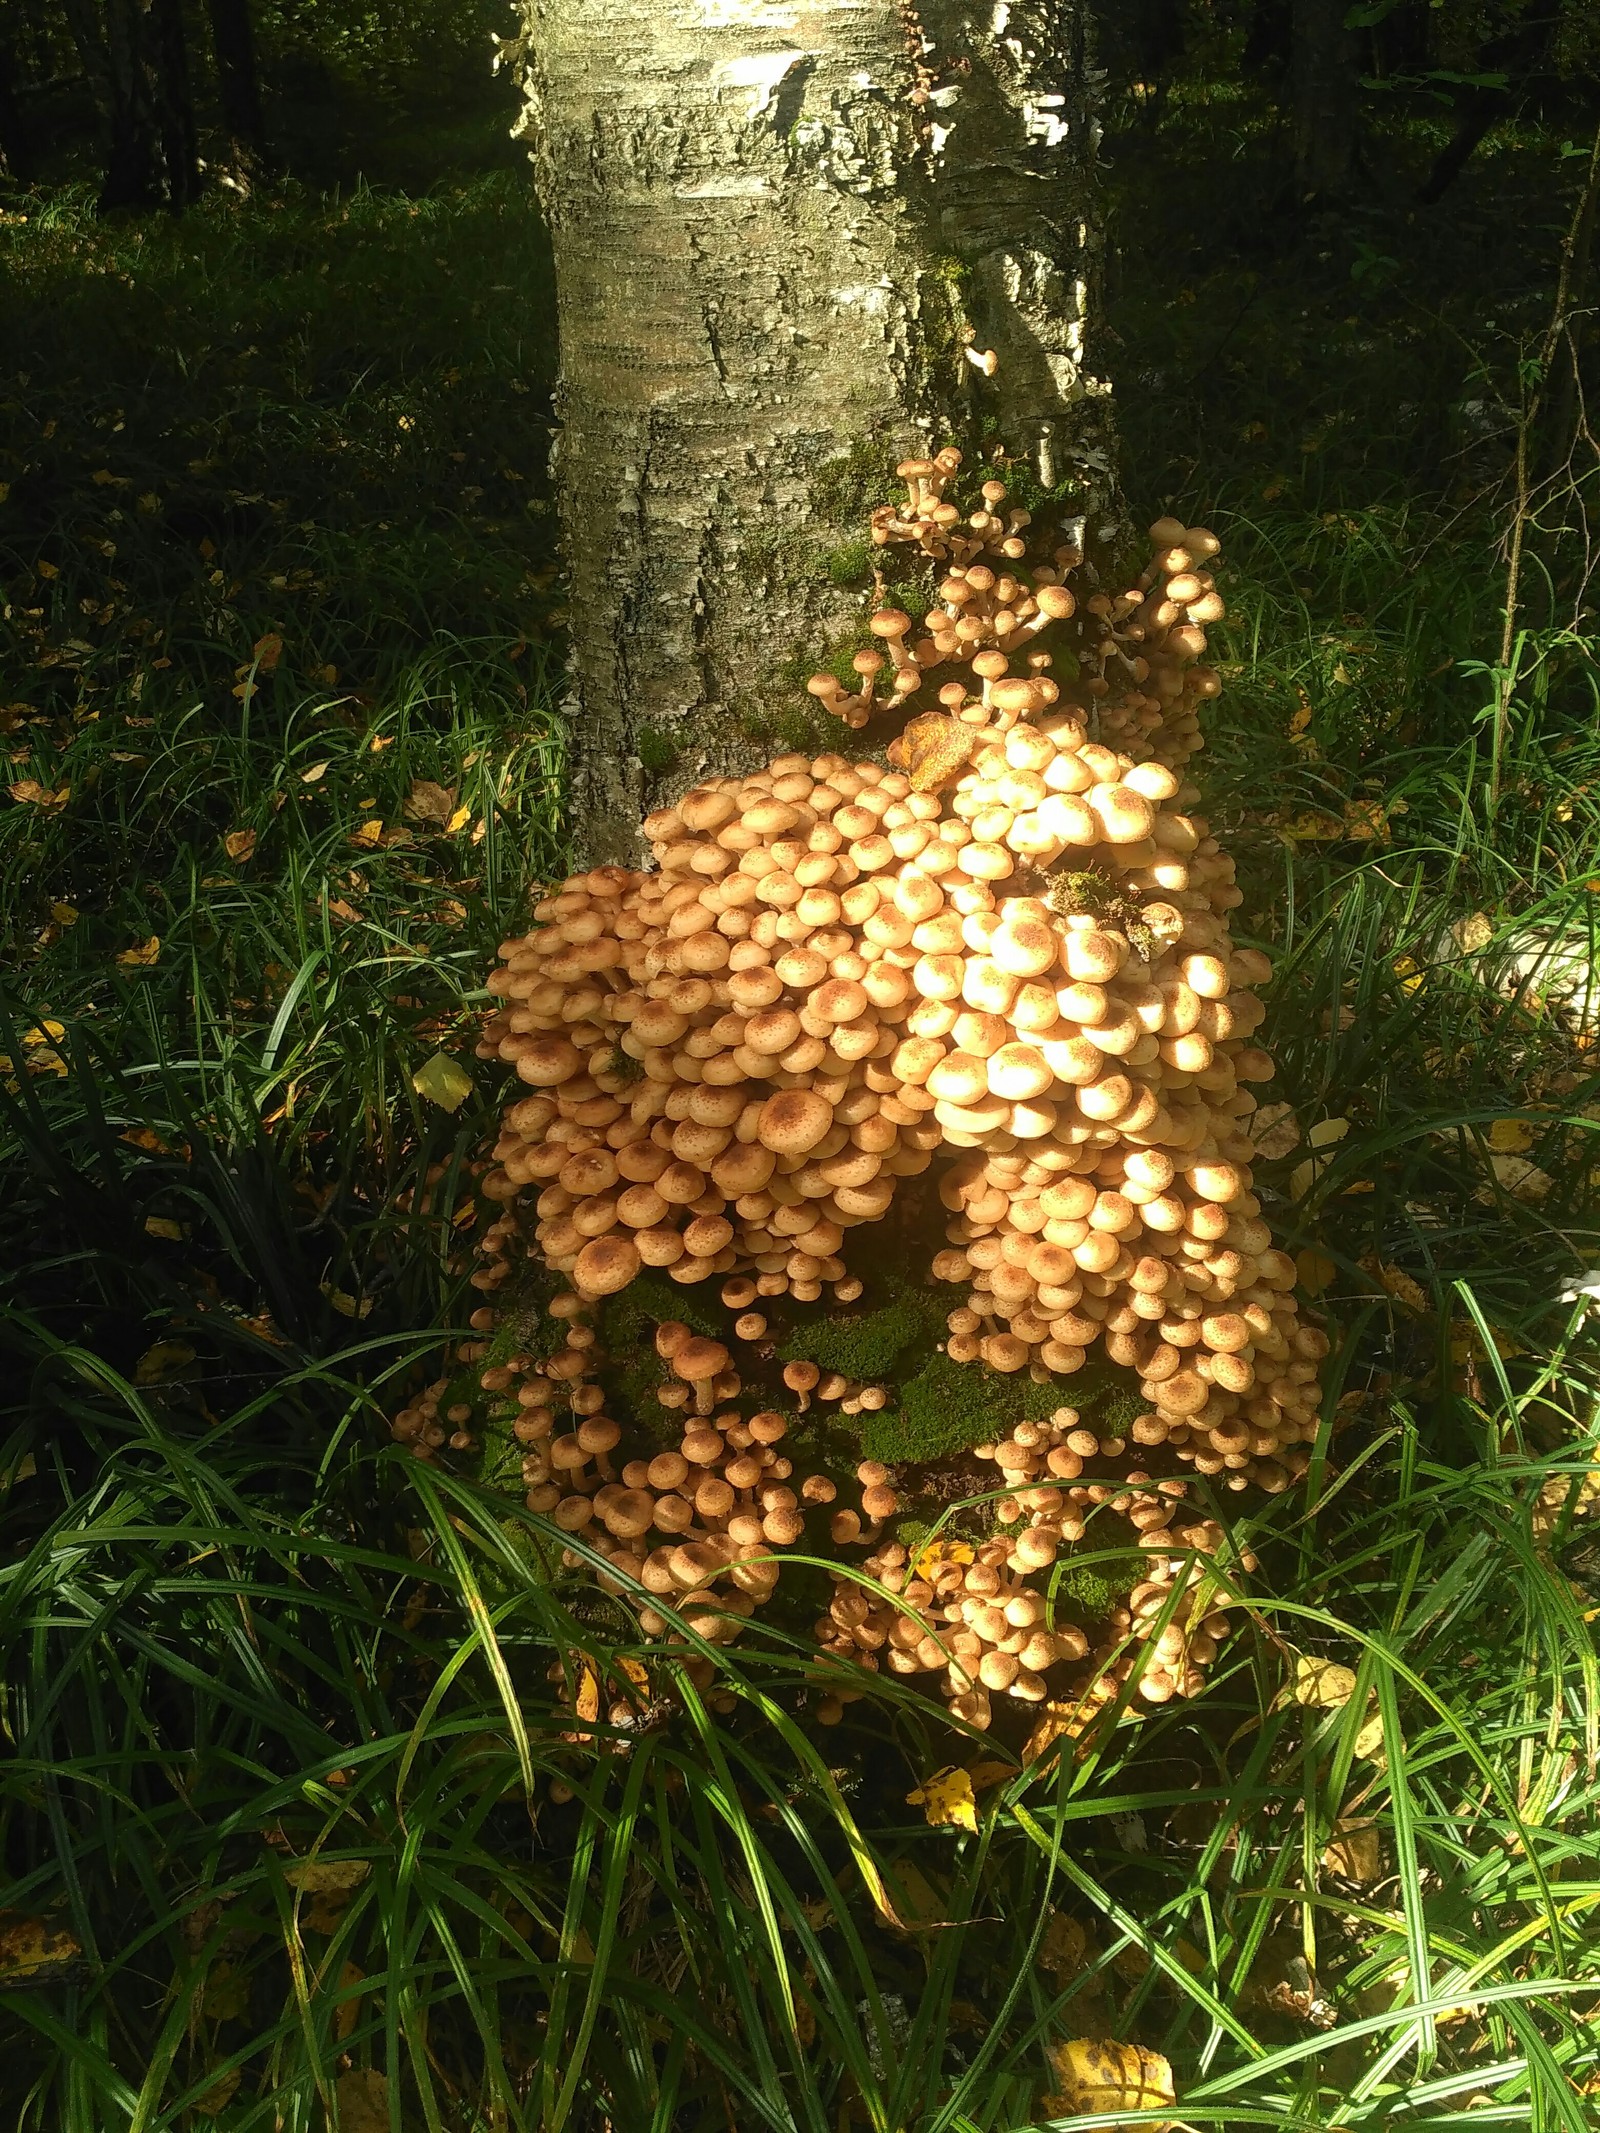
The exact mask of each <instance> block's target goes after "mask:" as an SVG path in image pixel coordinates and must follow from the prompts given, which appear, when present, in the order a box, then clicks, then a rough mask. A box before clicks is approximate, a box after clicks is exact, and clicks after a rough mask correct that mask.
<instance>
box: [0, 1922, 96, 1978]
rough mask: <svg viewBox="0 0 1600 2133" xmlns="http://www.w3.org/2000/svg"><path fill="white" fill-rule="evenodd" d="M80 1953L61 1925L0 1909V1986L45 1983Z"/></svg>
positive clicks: (78, 1946)
mask: <svg viewBox="0 0 1600 2133" xmlns="http://www.w3.org/2000/svg"><path fill="white" fill-rule="evenodd" d="M82 1954H83V1949H82V1947H81V1946H80V1945H79V1943H78V1942H77V1941H76V1940H75V1939H74V1938H73V1936H72V1935H71V1934H70V1933H69V1932H68V1931H67V1929H66V1927H65V1926H58V1925H54V1924H52V1923H51V1921H50V1920H49V1919H47V1918H30V1917H29V1916H28V1915H27V1914H26V1913H25V1912H22V1911H0V1990H5V1989H8V1988H10V1987H11V1986H14V1985H44V1984H48V1983H50V1982H51V1981H52V1980H53V1979H55V1978H58V1977H59V1976H60V1975H61V1973H62V1972H63V1971H65V1970H68V1969H70V1968H71V1967H72V1966H73V1965H74V1964H75V1963H77V1962H78V1960H79V1959H80V1957H81V1956H82Z"/></svg>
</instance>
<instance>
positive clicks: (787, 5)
mask: <svg viewBox="0 0 1600 2133" xmlns="http://www.w3.org/2000/svg"><path fill="white" fill-rule="evenodd" d="M522 14H523V29H524V34H523V35H522V37H521V38H520V39H519V40H518V41H517V43H516V44H515V45H514V46H513V47H511V48H510V50H509V52H508V54H506V55H505V56H507V57H509V58H510V60H511V62H512V63H513V64H514V65H516V66H517V67H518V68H519V69H520V71H521V74H522V78H523V82H524V86H525V90H526V97H527V103H526V110H525V114H524V118H523V121H522V125H521V129H520V130H521V131H522V132H523V133H524V134H525V136H526V137H527V139H528V140H529V142H530V144H531V151H532V156H533V161H534V165H535V173H536V179H537V184H538V189H539V194H540V198H541V200H542V202H543V206H544V210H545V214H546V216H547V218H548V220H549V225H550V229H551V234H552V240H553V244H554V250H555V260H556V272H557V286H558V302H559V311H560V341H561V376H560V385H559V390H558V400H557V413H558V418H559V424H560V430H559V441H558V445H557V474H558V484H559V490H560V500H561V513H562V527H563V540H564V547H565V555H566V561H567V567H568V572H569V589H570V598H569V607H570V612H571V618H572V619H571V629H572V672H571V697H570V704H569V708H570V710H571V714H572V719H573V732H574V737H575V741H576V758H577V780H576V791H575V794H574V809H575V826H576V829H577V833H578V841H579V847H580V850H581V851H582V852H583V853H584V855H585V856H586V857H588V858H592V859H600V858H606V859H619V860H623V861H625V862H630V863H631V862H634V861H636V859H637V857H638V852H639V847H638V845H637V843H636V839H635V825H636V824H637V822H638V820H639V818H640V816H641V814H642V813H643V812H644V810H645V809H646V808H647V807H648V806H651V805H655V804H659V802H660V800H661V799H662V798H663V797H664V796H666V795H668V794H670V793H673V792H676V791H679V790H681V789H682V788H683V786H684V785H685V784H687V783H689V782H691V781H692V780H693V779H695V778H698V777H700V776H703V775H705V774H707V773H709V772H712V771H719V770H728V769H731V768H734V767H737V766H738V765H741V764H748V763H749V762H751V761H752V760H754V759H755V758H756V757H757V756H758V755H762V754H770V753H771V752H772V750H771V744H770V741H768V742H767V743H766V744H765V745H763V744H762V742H761V740H760V738H759V737H760V735H761V734H762V733H763V732H764V731H765V732H768V733H770V732H771V731H772V730H774V729H776V730H779V731H781V730H783V718H784V715H785V714H787V715H788V717H789V718H790V719H793V718H794V717H795V715H796V714H800V715H802V716H809V714H810V713H811V712H812V711H813V710H814V706H813V705H812V701H811V699H809V698H808V697H807V696H806V695H805V693H804V688H803V671H801V672H800V675H799V678H798V679H797V678H796V670H795V668H794V661H795V657H796V655H800V654H805V653H807V652H809V653H811V654H812V655H813V656H814V655H815V654H817V653H819V652H820V651H821V650H822V649H823V647H824V646H825V645H826V644H827V642H828V641H829V638H830V636H834V637H836V636H837V635H838V633H839V630H840V628H841V627H842V624H843V616H844V611H845V609H847V608H848V609H849V610H851V611H852V612H855V611H859V609H860V606H861V600H860V595H859V594H856V595H854V596H848V595H842V594H841V593H840V592H839V591H838V590H837V588H835V587H834V586H833V585H831V584H830V583H829V580H828V575H827V570H826V567H825V563H826V558H827V556H828V553H829V551H830V550H832V549H834V548H835V547H836V546H837V544H839V543H840V542H841V541H847V540H852V539H857V538H859V537H860V533H861V523H860V517H859V512H860V507H861V505H862V504H863V503H864V502H879V501H884V500H887V498H888V497H889V496H890V495H891V494H892V493H893V489H892V486H891V484H890V482H889V481H888V480H887V479H886V475H888V474H889V473H891V472H892V467H893V463H894V461H895V459H896V458H898V457H901V456H904V454H905V453H906V452H907V451H912V452H923V451H926V450H929V449H931V448H936V447H937V446H938V445H939V444H941V443H943V442H946V441H948V440H950V439H952V438H954V439H955V441H957V442H959V443H961V444H962V445H963V447H964V448H971V447H972V446H973V445H974V444H975V442H977V441H978V440H980V439H982V438H984V437H987V438H989V439H992V440H1004V442H1005V444H1006V446H1007V447H1008V448H1009V449H1010V450H1011V451H1012V452H1013V453H1025V454H1029V455H1031V456H1032V459H1033V463H1034V465H1035V467H1036V469H1037V471H1038V472H1039V474H1040V476H1041V478H1042V479H1043V481H1044V482H1045V484H1046V486H1047V487H1054V486H1056V485H1057V484H1060V483H1063V482H1067V481H1070V482H1073V483H1074V484H1075V485H1076V489H1075V494H1074V499H1073V501H1074V503H1075V505H1076V508H1078V509H1080V510H1081V511H1083V512H1084V513H1086V514H1087V515H1088V516H1089V519H1090V531H1091V535H1092V533H1093V531H1094V529H1095V521H1096V518H1097V517H1103V516H1104V514H1105V513H1106V512H1107V511H1108V509H1109V508H1111V505H1112V498H1113V488H1114V484H1113V470H1112V455H1111V433H1110V420H1109V405H1108V402H1107V400H1106V397H1105V393H1104V390H1103V388H1102V386H1101V385H1100V383H1099V382H1098V381H1097V380H1096V379H1095V377H1094V376H1093V375H1092V373H1091V369H1090V354H1089V351H1088V349H1087V348H1086V339H1085V337H1086V333H1087V332H1088V329H1089V327H1090V326H1091V324H1092V320H1093V312H1094V303H1095V296H1094V290H1095V279H1096V267H1097V262H1098V257H1099V232H1098V224H1097V219H1096V213H1097V211H1096V205H1095V188H1094V161H1095V149H1096V142H1097V129H1096V125H1095V120H1094V113H1093V96H1092V86H1093V84H1092V76H1091V69H1090V65H1089V60H1088V56H1087V50H1086V18H1087V15H1088V5H1087V0H921V5H920V9H919V8H918V7H916V6H914V5H913V4H912V0H900V4H899V5H898V6H897V4H896V0H522ZM968 347H970V348H972V349H973V350H975V351H983V350H987V349H993V350H994V351H995V353H996V354H997V356H998V358H999V364H998V369H997V371H996V373H995V375H994V377H993V378H992V379H986V378H985V377H984V376H983V375H982V373H981V372H980V371H979V370H978V369H977V368H976V367H975V366H974V365H973V364H972V363H971V362H970V361H969V360H968V358H967V355H966V350H967V348H968ZM802 669H803V661H802ZM781 670H786V671H781ZM839 730H840V733H841V734H842V730H843V729H839ZM669 753H670V755H671V757H672V761H671V763H670V767H668V766H666V765H665V764H664V763H663V758H664V757H665V756H667V755H668V754H669ZM647 761H648V762H650V763H651V764H652V771H647V770H646V768H645V763H646V762H647Z"/></svg>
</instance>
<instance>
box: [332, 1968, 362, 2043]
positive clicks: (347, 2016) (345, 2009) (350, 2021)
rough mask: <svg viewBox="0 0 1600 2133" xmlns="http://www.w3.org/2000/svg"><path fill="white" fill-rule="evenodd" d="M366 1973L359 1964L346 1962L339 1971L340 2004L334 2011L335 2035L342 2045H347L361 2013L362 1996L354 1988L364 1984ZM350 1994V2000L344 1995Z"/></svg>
mask: <svg viewBox="0 0 1600 2133" xmlns="http://www.w3.org/2000/svg"><path fill="white" fill-rule="evenodd" d="M366 1974H367V1973H366V1972H365V1971H364V1970H363V1969H362V1968H361V1967H360V1965H359V1964H357V1963H352V1962H349V1961H346V1962H345V1963H344V1964H343V1965H342V1966H341V1968H340V1971H339V1993H340V1999H339V2004H338V2006H337V2007H335V2009H334V2010H333V2033H334V2035H335V2036H336V2037H337V2038H338V2039H339V2042H340V2043H341V2044H344V2043H347V2042H348V2041H349V2038H350V2033H351V2031H352V2030H353V2029H354V2028H355V2026H356V2021H357V2018H358V2017H359V2015H360V2013H361V1997H362V1996H361V1994H360V1993H359V1992H355V1991H352V1989H351V1988H352V1987H353V1986H356V1985H359V1984H361V1983H362V1981H363V1980H364V1978H365V1977H366ZM346 1993H349V1995H350V1996H349V1998H348V1999H346V1998H345V1997H344V1995H345V1994H346Z"/></svg>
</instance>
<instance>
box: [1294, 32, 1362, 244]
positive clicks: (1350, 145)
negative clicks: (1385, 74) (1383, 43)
mask: <svg viewBox="0 0 1600 2133" xmlns="http://www.w3.org/2000/svg"><path fill="white" fill-rule="evenodd" d="M1347 13H1348V4H1347V0H1294V17H1293V49H1292V54H1291V67H1290V79H1291V89H1292V95H1293V105H1294V167H1295V184H1296V187H1297V189H1298V190H1299V193H1300V195H1301V197H1302V198H1303V199H1308V200H1313V201H1318V202H1337V201H1340V200H1347V199H1349V197H1350V195H1351V193H1352V192H1353V191H1354V189H1355V180H1356V151H1357V148H1358V146H1359V139H1358V129H1359V125H1360V102H1359V99H1360V81H1359V78H1358V74H1357V54H1358V47H1357V43H1356V36H1355V32H1354V31H1353V30H1348V29H1346V28H1345V16H1346V14H1347Z"/></svg>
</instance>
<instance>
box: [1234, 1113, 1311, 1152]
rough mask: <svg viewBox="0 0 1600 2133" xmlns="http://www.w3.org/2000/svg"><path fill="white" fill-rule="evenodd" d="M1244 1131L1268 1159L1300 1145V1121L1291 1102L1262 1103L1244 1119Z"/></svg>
mask: <svg viewBox="0 0 1600 2133" xmlns="http://www.w3.org/2000/svg"><path fill="white" fill-rule="evenodd" d="M1245 1131H1246V1132H1247V1133H1248V1134H1249V1136H1250V1138H1251V1139H1252V1140H1253V1141H1254V1142H1255V1144H1256V1148H1257V1151H1258V1152H1259V1153H1260V1154H1261V1155H1263V1156H1265V1157H1266V1158H1267V1159H1268V1161H1273V1160H1275V1159H1276V1158H1277V1157H1278V1156H1282V1155H1289V1154H1290V1153H1292V1151H1293V1150H1294V1149H1296V1148H1298V1147H1299V1145H1300V1121H1299V1119H1298V1118H1296V1116H1295V1111H1294V1105H1293V1104H1283V1103H1278V1104H1262V1105H1261V1107H1260V1109H1259V1110H1256V1111H1252V1112H1251V1114H1250V1116H1249V1117H1248V1118H1247V1119H1246V1121H1245Z"/></svg>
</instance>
